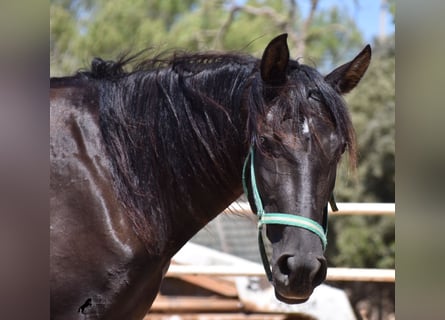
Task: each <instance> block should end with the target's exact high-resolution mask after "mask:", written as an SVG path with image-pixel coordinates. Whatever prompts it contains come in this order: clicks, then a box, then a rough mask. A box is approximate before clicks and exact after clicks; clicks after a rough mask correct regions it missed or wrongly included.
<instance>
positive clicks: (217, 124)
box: [78, 53, 257, 252]
mask: <svg viewBox="0 0 445 320" xmlns="http://www.w3.org/2000/svg"><path fill="white" fill-rule="evenodd" d="M134 59H135V57H124V58H121V59H119V60H117V61H104V60H102V59H100V58H95V59H93V61H92V65H91V69H90V70H87V71H81V72H79V73H78V76H80V77H86V78H89V79H94V80H95V81H96V83H97V86H98V88H99V91H100V101H101V102H100V109H99V110H100V111H99V114H100V116H99V123H100V128H101V132H102V135H103V137H104V141H105V145H106V148H107V152H108V154H109V157H110V159H111V162H112V165H113V171H114V174H113V176H114V177H113V178H114V183H115V187H116V189H117V191H118V192H117V193H118V194H119V195H120V197H121V200H122V202H123V204H124V205H125V206H126V207H127V211H128V212H129V215H130V217H131V219H132V220H133V223H134V225H135V231H136V232H137V234H138V235H139V236H140V237H141V239H142V240H143V242H144V243H145V244H146V245H147V246H149V250H151V251H156V252H160V251H162V250H163V248H161V247H156V246H159V245H162V244H166V243H167V241H164V240H167V238H168V234H169V232H170V230H169V226H170V225H172V222H171V221H168V220H169V219H170V217H169V215H168V214H162V212H173V211H184V210H186V211H188V212H190V213H193V212H199V211H202V210H203V209H204V208H196V207H192V202H191V201H190V200H191V199H190V196H191V195H190V194H189V193H190V190H186V188H193V189H196V190H205V189H206V188H205V187H206V186H208V185H217V186H218V189H220V190H221V192H226V193H227V192H232V193H233V192H234V191H233V182H232V181H234V177H235V176H236V177H237V176H238V175H239V172H240V171H241V167H242V162H241V161H240V160H239V159H241V158H242V157H243V153H244V148H243V146H241V145H240V143H239V141H240V139H241V140H243V139H244V136H245V134H246V133H245V131H244V128H245V124H243V123H242V116H241V112H242V111H241V106H242V104H243V100H244V95H245V89H246V88H247V87H249V85H250V83H251V77H250V76H251V74H252V70H253V69H254V68H255V65H256V63H257V59H254V58H252V57H249V56H246V55H241V54H219V53H206V54H187V53H175V54H174V55H173V56H171V57H161V56H157V57H155V58H152V59H146V60H143V61H142V62H140V63H138V64H137V65H136V66H135V67H134V69H133V70H132V71H126V70H125V68H126V67H127V66H128V64H129V63H130V62H132V61H134ZM225 150H235V153H237V155H236V154H228V153H227V152H225ZM161 164H162V165H161ZM153 168H156V170H153ZM222 168H224V170H223V169H222ZM227 168H229V170H227ZM190 175H192V176H196V177H199V178H197V180H196V181H195V182H194V185H193V186H190ZM237 178H239V179H241V177H237ZM235 179H236V178H235ZM157 190H169V191H170V193H171V194H174V195H175V197H176V198H177V201H171V196H167V194H166V193H165V196H164V197H162V194H161V193H160V192H157ZM235 196H237V195H235ZM179 203H180V204H182V205H185V207H179ZM147 208H154V209H153V210H152V212H146V210H147ZM153 227H155V228H156V229H158V230H159V229H161V230H159V231H161V232H159V234H161V238H159V239H157V241H156V243H153V241H152V239H151V238H150V234H151V232H150V230H151V229H152V228H153ZM162 228H163V229H164V230H162ZM163 237H165V239H164V238H163ZM153 246H154V247H153Z"/></svg>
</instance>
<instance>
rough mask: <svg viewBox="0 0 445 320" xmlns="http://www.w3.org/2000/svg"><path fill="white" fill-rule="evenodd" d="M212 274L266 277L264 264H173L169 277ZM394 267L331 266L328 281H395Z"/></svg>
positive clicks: (217, 275) (219, 275)
mask: <svg viewBox="0 0 445 320" xmlns="http://www.w3.org/2000/svg"><path fill="white" fill-rule="evenodd" d="M199 275H207V276H209V275H211V276H215V277H227V276H230V277H241V276H246V277H247V276H248V277H264V276H265V274H264V269H263V267H262V266H258V268H255V267H252V266H249V267H243V266H185V265H171V266H170V268H169V269H168V272H167V277H182V276H199ZM395 277H396V276H395V270H393V269H363V268H329V269H328V274H327V280H328V281H365V282H368V281H369V282H394V281H395Z"/></svg>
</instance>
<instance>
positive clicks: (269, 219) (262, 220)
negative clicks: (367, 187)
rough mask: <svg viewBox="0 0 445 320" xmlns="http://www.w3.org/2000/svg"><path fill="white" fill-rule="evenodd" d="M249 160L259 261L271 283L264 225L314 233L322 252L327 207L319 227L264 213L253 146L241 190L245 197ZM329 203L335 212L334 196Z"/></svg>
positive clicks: (303, 220)
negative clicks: (318, 239) (291, 227)
mask: <svg viewBox="0 0 445 320" xmlns="http://www.w3.org/2000/svg"><path fill="white" fill-rule="evenodd" d="M249 159H250V183H251V186H252V195H253V200H254V202H255V206H256V209H257V216H258V244H259V249H260V255H261V260H262V262H263V266H264V270H265V271H266V275H267V278H268V279H269V281H270V282H272V271H271V268H270V265H269V260H268V258H267V254H266V249H265V247H264V241H263V235H262V230H263V225H265V224H281V225H287V226H294V227H299V228H303V229H306V230H309V231H311V232H313V233H315V234H316V235H317V236H318V237H319V238H320V240H321V243H322V245H323V250H325V249H326V245H327V243H328V240H327V237H326V235H327V232H328V227H327V226H328V207H327V206H326V207H325V209H324V213H323V214H324V216H323V226H321V225H320V224H319V223H318V222H316V221H314V220H312V219H309V218H306V217H302V216H297V215H293V214H287V213H272V212H267V213H266V212H265V211H264V207H263V203H262V201H261V197H260V193H259V191H258V187H257V184H256V178H255V168H254V148H253V146H251V147H250V151H249V154H248V155H247V157H246V160H245V161H244V165H243V176H242V180H243V188H244V193H245V194H246V195H247V194H248V191H247V184H246V168H247V163H248V161H249ZM329 203H330V204H331V208H332V210H333V211H337V210H338V209H337V206H336V203H335V199H334V194H332V195H331V198H330V199H329Z"/></svg>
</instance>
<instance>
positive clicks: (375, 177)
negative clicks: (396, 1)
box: [328, 37, 395, 268]
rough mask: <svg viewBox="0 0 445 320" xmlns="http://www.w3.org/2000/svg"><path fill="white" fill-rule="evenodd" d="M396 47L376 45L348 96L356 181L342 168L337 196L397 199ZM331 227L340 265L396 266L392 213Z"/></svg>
mask: <svg viewBox="0 0 445 320" xmlns="http://www.w3.org/2000/svg"><path fill="white" fill-rule="evenodd" d="M394 80H395V50H394V37H390V38H389V39H387V40H386V41H384V42H383V43H375V45H374V46H373V58H372V62H371V65H370V67H369V69H368V71H367V74H366V75H365V77H364V79H363V80H362V81H361V83H360V84H359V86H358V87H357V88H356V89H354V91H352V92H351V94H350V95H349V96H348V97H347V101H348V105H349V107H350V110H351V114H352V119H353V123H354V126H355V129H356V132H357V142H358V152H359V162H358V168H357V172H356V176H355V177H354V178H355V179H351V177H352V176H353V174H351V173H348V172H347V169H346V167H345V166H342V167H341V169H340V170H339V178H338V179H337V187H336V190H335V192H336V195H337V199H338V200H339V201H346V202H394V201H395V193H394V189H395V180H394V174H395V167H394V158H395V144H394V135H395V83H394ZM333 220H334V221H333V222H332V223H331V226H330V230H332V233H333V235H332V239H333V242H335V246H334V247H333V248H332V249H331V251H330V252H328V256H329V257H330V259H329V261H331V262H332V263H333V264H334V265H336V266H350V267H380V268H394V266H395V260H394V259H395V257H394V253H395V252H394V250H395V233H394V218H393V217H386V216H383V217H341V218H339V219H333Z"/></svg>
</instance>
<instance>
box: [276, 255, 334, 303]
mask: <svg viewBox="0 0 445 320" xmlns="http://www.w3.org/2000/svg"><path fill="white" fill-rule="evenodd" d="M326 273H327V263H326V259H325V258H324V257H323V256H312V255H309V256H307V257H305V258H301V257H296V256H294V255H288V254H283V255H281V256H280V257H279V258H278V259H277V260H276V262H275V264H274V265H273V267H272V274H273V285H274V287H275V295H276V297H277V298H278V299H279V300H280V301H282V302H285V303H288V304H297V303H302V302H305V301H307V300H308V299H309V297H310V296H311V294H312V292H313V291H314V289H315V287H317V286H318V285H320V284H321V283H322V282H323V281H324V280H325V279H326Z"/></svg>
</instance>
